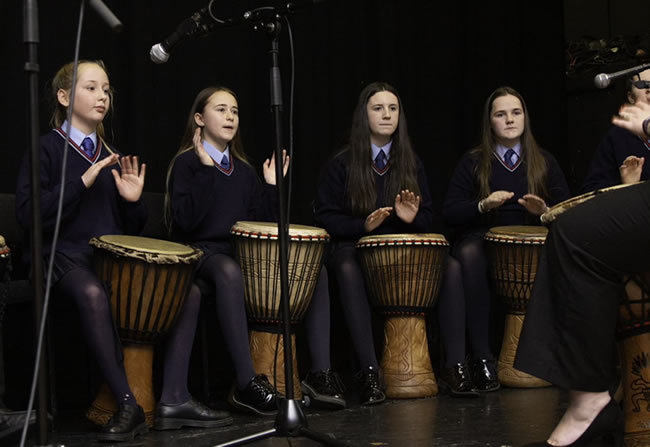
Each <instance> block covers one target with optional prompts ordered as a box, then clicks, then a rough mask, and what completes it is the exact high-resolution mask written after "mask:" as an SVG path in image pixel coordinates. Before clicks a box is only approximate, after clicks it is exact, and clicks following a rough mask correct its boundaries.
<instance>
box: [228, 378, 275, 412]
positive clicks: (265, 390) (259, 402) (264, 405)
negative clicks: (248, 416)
mask: <svg viewBox="0 0 650 447" xmlns="http://www.w3.org/2000/svg"><path fill="white" fill-rule="evenodd" d="M228 402H230V404H231V405H232V406H234V407H235V408H238V409H240V410H243V411H246V412H248V413H253V414H258V415H260V416H272V415H274V414H275V413H277V396H276V392H275V390H274V389H273V385H271V383H269V379H267V378H266V376H265V375H264V374H258V375H257V376H255V377H253V378H252V379H251V381H250V382H248V385H246V388H244V389H243V390H238V389H235V388H234V387H233V389H232V390H231V392H230V395H229V396H228Z"/></svg>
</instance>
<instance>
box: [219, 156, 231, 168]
mask: <svg viewBox="0 0 650 447" xmlns="http://www.w3.org/2000/svg"><path fill="white" fill-rule="evenodd" d="M220 164H221V167H222V168H223V170H224V171H227V170H229V169H230V158H229V157H228V156H226V155H224V156H223V157H221V163H220Z"/></svg>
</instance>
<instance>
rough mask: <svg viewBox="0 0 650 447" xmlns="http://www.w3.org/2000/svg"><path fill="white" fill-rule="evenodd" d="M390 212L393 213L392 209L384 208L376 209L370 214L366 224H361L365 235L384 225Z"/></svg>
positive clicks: (389, 207) (390, 207)
mask: <svg viewBox="0 0 650 447" xmlns="http://www.w3.org/2000/svg"><path fill="white" fill-rule="evenodd" d="M391 211H393V207H392V206H386V207H384V208H379V209H376V210H374V211H373V212H372V213H370V215H369V216H368V217H366V223H364V224H363V228H364V229H365V230H366V233H370V232H371V231H372V230H374V229H375V228H377V227H378V226H379V225H381V224H382V223H384V221H385V220H386V218H387V217H388V216H390V212H391Z"/></svg>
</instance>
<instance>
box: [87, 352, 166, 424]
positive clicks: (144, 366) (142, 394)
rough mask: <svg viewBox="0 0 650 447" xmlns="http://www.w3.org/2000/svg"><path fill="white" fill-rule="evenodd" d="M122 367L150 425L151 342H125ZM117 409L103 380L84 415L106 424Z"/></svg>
mask: <svg viewBox="0 0 650 447" xmlns="http://www.w3.org/2000/svg"><path fill="white" fill-rule="evenodd" d="M124 369H125V370H126V378H127V380H128V381H129V387H131V391H133V395H134V396H135V400H136V401H137V402H138V405H140V406H141V407H142V409H143V410H144V415H145V418H146V420H147V425H148V426H149V427H150V428H151V427H153V423H154V407H155V405H156V401H155V399H154V395H153V345H124ZM116 411H117V405H116V404H115V398H114V397H113V393H112V392H111V391H110V389H109V388H108V385H107V384H106V382H104V383H103V384H102V385H101V387H100V388H99V391H98V393H97V397H96V398H95V400H94V402H93V403H92V405H91V406H90V408H89V409H88V412H87V413H86V417H87V418H88V419H89V420H91V421H92V422H94V423H95V424H97V425H105V424H106V423H107V422H108V420H109V419H110V418H111V416H112V415H113V413H115V412H116Z"/></svg>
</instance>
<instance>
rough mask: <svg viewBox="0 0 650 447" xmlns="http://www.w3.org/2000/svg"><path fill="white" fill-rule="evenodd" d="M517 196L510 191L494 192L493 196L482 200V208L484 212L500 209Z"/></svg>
mask: <svg viewBox="0 0 650 447" xmlns="http://www.w3.org/2000/svg"><path fill="white" fill-rule="evenodd" d="M514 195H515V193H514V192H510V191H494V192H493V193H492V194H490V195H489V196H487V197H486V198H485V199H483V200H481V202H480V203H481V204H482V205H481V208H482V209H483V211H484V212H486V211H490V210H493V209H494V208H498V207H500V206H501V205H503V204H504V203H505V201H506V200H510V199H512V197H513V196H514Z"/></svg>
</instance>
